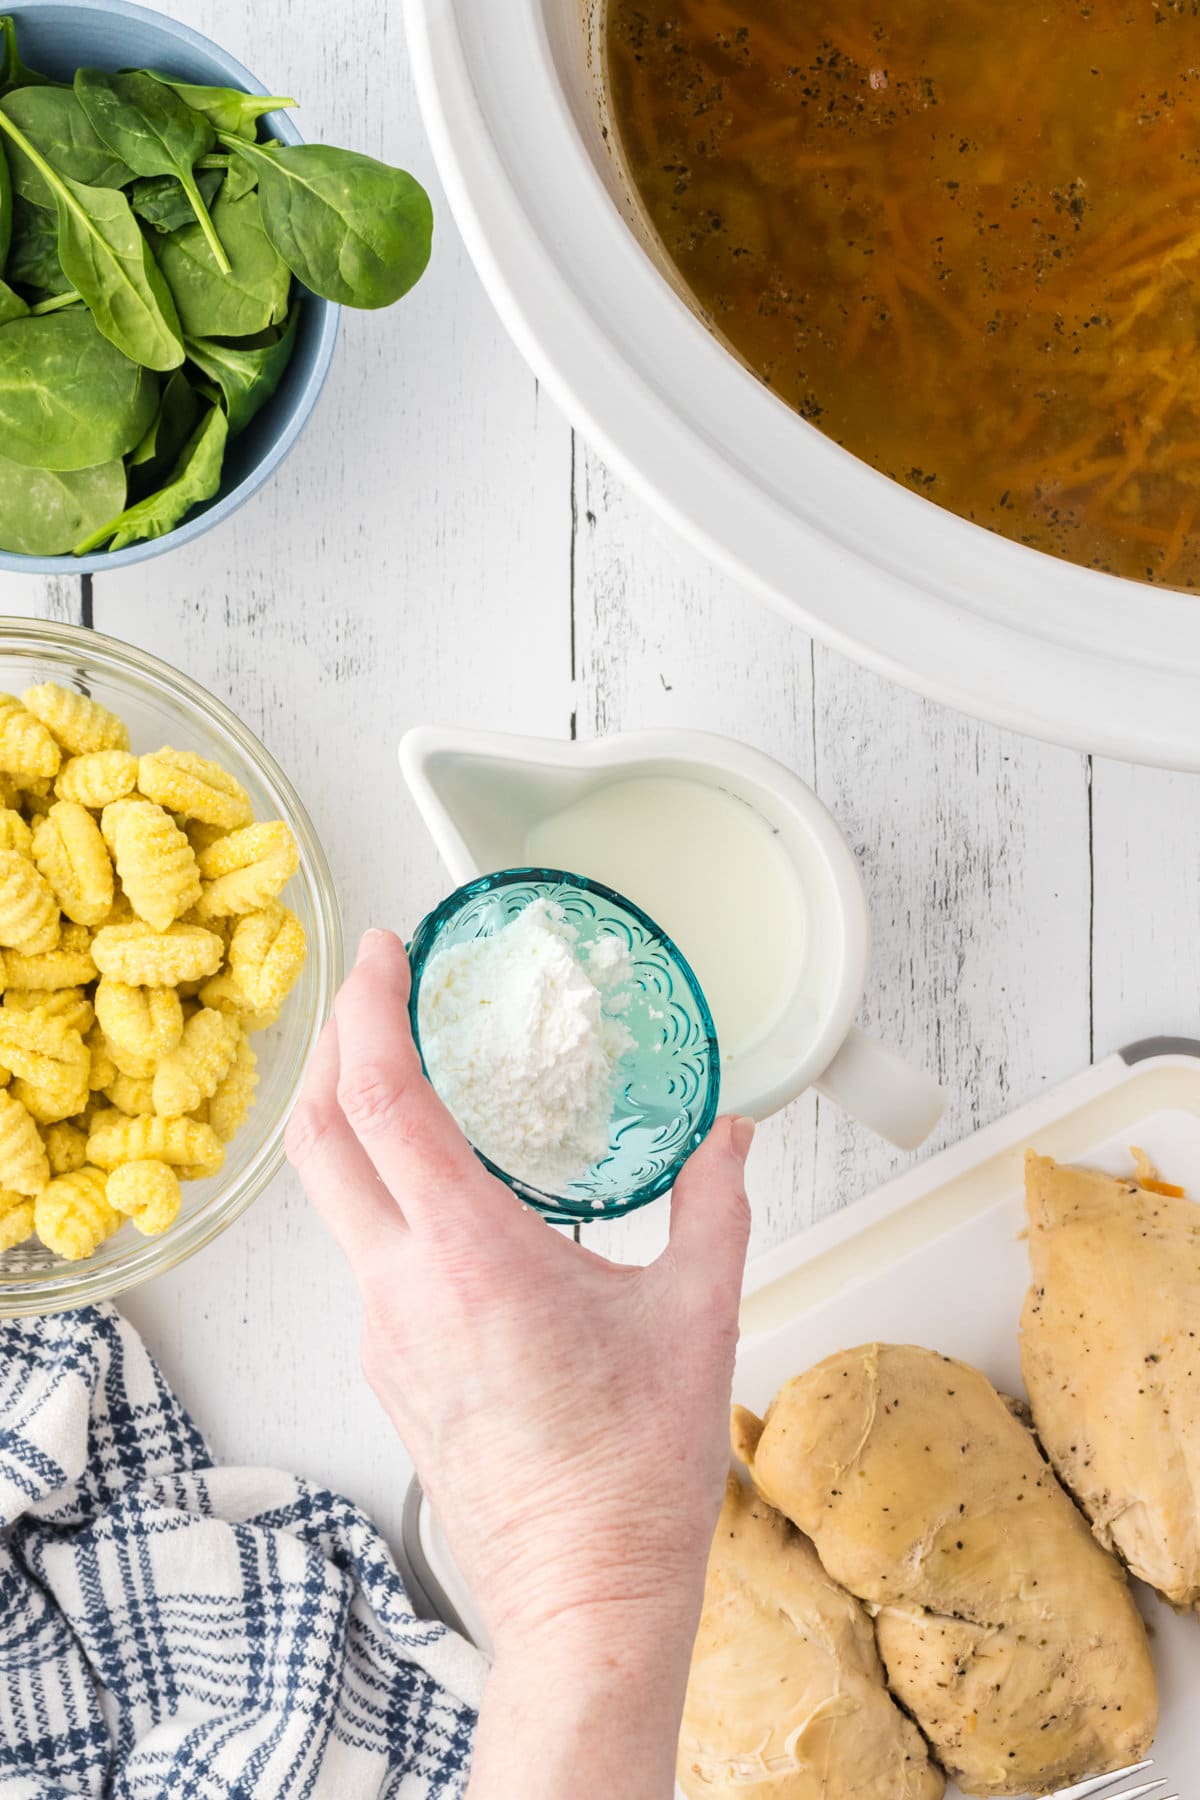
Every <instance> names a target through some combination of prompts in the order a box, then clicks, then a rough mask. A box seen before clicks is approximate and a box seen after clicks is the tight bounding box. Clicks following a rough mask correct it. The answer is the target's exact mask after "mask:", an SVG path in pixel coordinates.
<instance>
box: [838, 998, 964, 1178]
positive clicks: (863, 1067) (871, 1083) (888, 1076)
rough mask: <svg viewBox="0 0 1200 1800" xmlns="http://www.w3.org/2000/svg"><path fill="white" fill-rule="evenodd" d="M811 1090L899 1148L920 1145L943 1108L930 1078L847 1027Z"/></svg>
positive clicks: (940, 1093)
mask: <svg viewBox="0 0 1200 1800" xmlns="http://www.w3.org/2000/svg"><path fill="white" fill-rule="evenodd" d="M813 1086H814V1087H815V1088H816V1090H817V1092H818V1094H822V1095H823V1096H824V1097H825V1099H826V1100H832V1101H833V1102H834V1104H835V1105H837V1106H840V1107H841V1108H842V1109H843V1111H845V1112H848V1113H849V1114H850V1116H851V1118H854V1119H858V1120H859V1121H860V1123H861V1124H863V1125H866V1126H867V1127H868V1128H869V1129H870V1130H871V1131H877V1132H878V1133H879V1135H880V1137H882V1138H886V1139H887V1141H888V1142H889V1144H895V1145H896V1147H897V1148H898V1149H900V1150H915V1149H916V1147H917V1145H918V1144H921V1143H924V1141H925V1139H926V1138H927V1137H928V1136H929V1134H930V1132H931V1131H932V1130H933V1128H934V1126H935V1125H936V1124H937V1122H938V1120H939V1119H940V1118H941V1116H942V1113H943V1112H944V1111H945V1107H946V1099H947V1095H946V1090H945V1089H944V1088H943V1087H940V1086H939V1085H938V1083H937V1082H936V1081H935V1080H934V1079H933V1076H932V1075H927V1074H926V1073H925V1071H924V1069H914V1068H913V1067H912V1065H911V1064H910V1063H906V1062H905V1061H904V1059H903V1057H901V1056H899V1055H898V1054H897V1052H896V1051H895V1050H892V1049H891V1048H890V1047H889V1046H888V1045H887V1044H881V1043H880V1042H879V1040H878V1038H873V1037H868V1036H867V1034H866V1032H864V1031H859V1030H858V1028H857V1027H856V1026H853V1025H852V1026H851V1028H850V1031H849V1034H848V1036H847V1038H846V1041H845V1043H844V1044H843V1045H842V1047H841V1049H840V1050H839V1051H838V1053H837V1055H836V1056H835V1057H834V1059H833V1061H832V1062H831V1063H830V1065H829V1067H828V1068H827V1069H826V1070H825V1073H824V1074H823V1075H822V1076H821V1078H820V1080H819V1081H815V1082H814V1083H813Z"/></svg>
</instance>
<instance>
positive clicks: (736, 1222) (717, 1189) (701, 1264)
mask: <svg viewBox="0 0 1200 1800" xmlns="http://www.w3.org/2000/svg"><path fill="white" fill-rule="evenodd" d="M753 1140H754V1122H753V1120H752V1119H718V1121H717V1123H716V1125H714V1127H713V1129H712V1131H711V1132H710V1133H709V1135H708V1137H707V1138H706V1139H705V1141H704V1143H703V1144H701V1146H700V1148H699V1150H697V1151H696V1152H695V1154H694V1155H693V1156H692V1157H690V1158H689V1159H688V1162H687V1163H686V1164H685V1166H684V1168H683V1170H682V1171H681V1173H680V1176H679V1179H678V1181H677V1182H676V1183H675V1187H674V1191H673V1192H672V1195H671V1239H670V1245H669V1248H668V1251H667V1254H668V1255H669V1256H670V1257H671V1258H672V1260H673V1261H674V1263H675V1265H676V1267H677V1269H678V1270H679V1271H680V1273H681V1274H682V1275H683V1276H684V1277H685V1278H689V1277H694V1278H697V1279H699V1280H701V1281H702V1282H703V1283H704V1284H705V1286H706V1287H707V1288H709V1289H711V1288H712V1287H713V1286H714V1285H715V1286H716V1287H717V1288H719V1289H724V1290H731V1291H732V1292H733V1293H734V1295H736V1294H738V1293H740V1292H741V1284H742V1275H743V1272H744V1270H745V1266H746V1246H747V1244H748V1242H749V1239H750V1203H749V1201H748V1200H747V1198H746V1157H747V1156H748V1155H749V1152H750V1145H751V1143H752V1142H753Z"/></svg>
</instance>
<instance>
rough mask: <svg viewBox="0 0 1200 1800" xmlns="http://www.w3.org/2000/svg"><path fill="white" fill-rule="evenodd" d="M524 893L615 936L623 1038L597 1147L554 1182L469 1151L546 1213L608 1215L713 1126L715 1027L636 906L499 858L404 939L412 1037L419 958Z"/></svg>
mask: <svg viewBox="0 0 1200 1800" xmlns="http://www.w3.org/2000/svg"><path fill="white" fill-rule="evenodd" d="M534 900H550V901H552V902H553V903H554V904H555V905H556V906H559V907H561V908H562V911H563V913H564V914H565V915H566V917H567V919H568V921H569V922H570V924H571V925H572V926H573V927H574V928H575V930H576V932H577V933H578V934H579V943H580V945H581V946H582V947H586V946H587V945H589V944H593V943H595V942H596V941H597V940H599V939H602V938H607V937H613V936H615V937H617V938H619V939H620V941H621V942H622V943H623V944H624V945H625V947H626V949H627V951H628V954H629V958H630V964H631V971H632V972H631V978H630V980H629V983H628V993H629V1003H628V1006H627V1008H626V1009H625V1010H623V1011H622V1012H621V1013H620V1015H619V1016H620V1019H621V1022H622V1024H623V1025H625V1026H626V1027H627V1029H628V1030H629V1032H630V1034H631V1035H632V1037H633V1040H634V1048H633V1049H632V1050H630V1051H629V1052H628V1053H627V1054H626V1055H625V1056H624V1057H623V1058H622V1061H621V1063H620V1065H619V1068H618V1075H617V1085H616V1089H615V1091H614V1094H613V1115H612V1127H611V1133H610V1139H609V1148H608V1154H607V1155H606V1156H605V1157H603V1158H602V1159H601V1160H600V1161H599V1162H597V1163H594V1164H593V1165H592V1167H591V1168H590V1169H588V1171H587V1172H586V1174H584V1175H582V1176H581V1177H580V1178H579V1179H578V1180H577V1181H574V1182H572V1183H571V1185H570V1186H569V1187H567V1188H564V1189H563V1191H562V1192H561V1193H555V1194H547V1193H543V1192H541V1191H540V1189H538V1188H534V1187H530V1186H529V1185H528V1183H526V1182H524V1181H521V1180H519V1179H518V1178H516V1177H515V1176H513V1175H510V1174H509V1173H508V1171H507V1170H505V1169H500V1168H497V1167H496V1165H495V1163H493V1162H491V1161H490V1160H489V1159H488V1158H487V1157H486V1156H484V1155H483V1154H482V1152H477V1154H479V1157H480V1161H481V1162H483V1163H484V1164H485V1165H486V1166H487V1167H488V1168H489V1169H490V1170H491V1171H492V1173H493V1175H498V1176H499V1177H500V1179H501V1181H505V1182H507V1183H508V1185H509V1187H511V1188H512V1189H513V1191H514V1192H515V1193H517V1194H520V1195H521V1197H522V1199H524V1200H526V1201H528V1203H529V1205H530V1206H533V1207H535V1208H536V1209H537V1210H538V1211H539V1212H541V1213H544V1214H545V1216H546V1217H547V1218H548V1219H550V1220H552V1221H553V1222H554V1223H555V1224H559V1225H565V1224H577V1223H579V1222H580V1221H581V1220H597V1219H602V1218H609V1219H611V1218H618V1217H620V1215H621V1214H622V1213H628V1212H633V1211H635V1210H636V1208H638V1207H639V1206H645V1205H647V1204H648V1203H649V1202H650V1201H651V1200H656V1199H657V1198H658V1196H659V1195H660V1194H665V1193H666V1192H667V1190H668V1188H670V1187H672V1186H673V1185H674V1182H675V1178H676V1176H677V1175H678V1173H679V1171H680V1169H681V1168H682V1167H683V1165H684V1163H685V1162H686V1161H687V1159H688V1157H689V1156H690V1155H691V1154H692V1151H693V1150H695V1149H696V1148H697V1147H698V1146H699V1145H700V1144H701V1143H703V1141H704V1139H705V1138H706V1137H707V1136H708V1133H709V1132H710V1131H711V1129H712V1125H713V1121H714V1120H715V1118H716V1116H717V1101H718V1098H719V1095H720V1085H721V1058H720V1053H719V1051H718V1049H717V1034H716V1031H715V1030H714V1028H713V1022H712V1015H711V1014H710V1012H709V1010H708V1003H707V1001H706V1000H705V998H704V995H703V993H702V992H701V990H700V984H699V982H698V981H697V980H696V977H695V975H694V974H693V973H692V970H691V968H690V966H689V964H688V963H687V961H686V960H685V959H684V957H683V956H682V955H681V954H680V952H679V951H678V950H677V949H676V948H675V945H674V944H673V943H672V942H671V940H670V938H669V937H668V936H667V934H666V932H665V931H662V930H660V928H659V927H658V926H657V925H656V924H655V923H654V920H653V919H651V918H649V917H647V915H646V914H645V913H644V912H643V911H642V909H641V907H640V906H635V905H634V904H633V902H632V900H626V899H624V898H623V897H622V896H621V895H620V894H617V893H614V892H613V890H612V889H611V888H607V887H604V886H602V885H601V883H600V882H598V881H589V880H588V879H587V878H586V876H582V875H569V874H567V873H566V872H565V871H563V870H562V869H505V870H503V871H501V873H500V874H498V875H483V876H481V877H480V878H479V880H478V881H471V882H468V883H467V885H466V887H461V888H459V889H458V891H457V892H456V893H453V894H451V895H450V897H449V899H448V900H443V902H442V904H441V905H440V906H439V907H438V908H437V910H436V911H435V912H432V913H430V915H429V917H428V918H427V919H425V920H424V921H423V922H422V923H421V925H420V926H419V927H418V929H417V933H416V936H415V937H414V938H413V941H412V945H411V947H410V951H409V956H410V960H411V963H412V998H411V1000H410V1002H409V1017H410V1019H411V1021H412V1029H413V1036H414V1037H415V1039H416V1042H417V1048H418V1049H420V1045H421V1036H420V1025H419V1011H420V1007H419V999H420V992H421V979H422V976H423V975H424V973H425V970H426V969H427V968H428V966H429V962H430V959H431V958H432V957H434V956H436V954H437V953H438V951H439V950H445V949H447V948H449V946H450V945H451V944H460V943H464V942H466V941H467V940H468V939H471V938H479V937H490V936H492V935H493V934H494V933H495V932H497V931H500V930H502V929H503V927H504V926H505V925H507V924H508V923H509V922H510V921H511V920H513V919H514V918H516V916H517V914H518V913H520V912H523V911H524V910H525V908H526V907H527V906H528V905H530V903H531V902H532V901H534ZM422 1064H424V1056H423V1055H422Z"/></svg>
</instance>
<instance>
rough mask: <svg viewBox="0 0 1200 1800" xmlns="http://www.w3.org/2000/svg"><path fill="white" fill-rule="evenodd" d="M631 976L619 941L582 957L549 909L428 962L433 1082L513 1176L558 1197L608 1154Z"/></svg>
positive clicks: (480, 1144) (533, 910)
mask: <svg viewBox="0 0 1200 1800" xmlns="http://www.w3.org/2000/svg"><path fill="white" fill-rule="evenodd" d="M628 976H629V956H628V952H627V950H626V949H625V946H624V945H623V944H622V943H621V942H620V941H619V940H618V939H617V938H612V937H610V938H604V939H601V940H599V941H598V942H597V943H596V944H595V945H594V946H592V947H590V951H589V949H588V948H583V949H582V950H581V948H580V946H579V943H578V933H577V932H576V931H575V929H574V927H573V926H572V925H570V924H569V923H568V921H567V919H566V918H565V916H564V915H563V913H562V911H561V910H560V909H559V908H557V907H555V906H553V905H551V904H549V903H548V902H546V901H544V900H535V901H533V902H532V903H531V904H530V905H529V906H527V907H526V908H525V910H524V911H523V912H521V913H518V915H517V917H516V918H515V919H513V920H512V921H511V923H510V924H508V925H506V926H505V927H504V929H503V930H502V931H498V932H497V933H496V934H495V935H494V936H493V937H481V938H474V939H472V940H470V941H469V942H467V943H462V944H452V945H450V946H449V947H448V948H447V949H445V950H440V951H439V952H438V953H437V954H436V955H435V956H432V957H431V958H430V960H429V962H428V964H427V965H426V968H425V972H424V974H423V976H422V978H421V991H420V996H419V999H418V1008H417V1010H418V1022H419V1025H420V1032H421V1049H422V1051H423V1052H424V1056H425V1065H426V1068H427V1069H428V1071H429V1079H430V1080H431V1081H432V1083H433V1085H434V1087H435V1088H436V1089H437V1091H438V1093H439V1094H440V1095H441V1097H442V1099H443V1100H444V1101H445V1103H446V1105H447V1106H448V1107H449V1108H450V1111H451V1112H452V1113H453V1114H454V1117H455V1118H456V1119H457V1120H458V1123H459V1124H460V1125H461V1126H462V1128H463V1131H464V1132H465V1133H466V1135H467V1137H468V1138H469V1139H470V1140H471V1142H472V1144H474V1146H475V1148H476V1149H477V1150H482V1151H483V1153H484V1155H485V1156H487V1157H489V1158H490V1159H491V1161H492V1162H494V1163H496V1164H497V1166H498V1167H499V1168H501V1169H503V1170H504V1172H505V1173H506V1174H507V1175H514V1176H516V1177H517V1179H518V1180H521V1181H526V1182H528V1183H529V1184H530V1186H531V1187H537V1188H541V1189H544V1190H546V1191H547V1192H551V1193H553V1192H557V1191H559V1190H561V1189H562V1188H564V1187H566V1186H567V1185H568V1184H569V1183H570V1182H572V1181H574V1180H576V1179H578V1177H579V1176H580V1175H582V1174H583V1173H584V1172H585V1170H587V1169H588V1168H590V1166H591V1165H592V1163H594V1162H597V1161H598V1160H599V1159H600V1158H601V1157H602V1156H603V1155H604V1154H605V1153H606V1151H607V1149H608V1142H609V1125H610V1121H611V1119H612V1111H613V1099H614V1093H615V1087H616V1076H617V1065H618V1063H619V1062H620V1060H621V1058H622V1057H623V1056H624V1055H625V1053H626V1051H628V1050H630V1049H632V1047H633V1039H632V1037H631V1036H630V1034H629V1032H628V1031H627V1029H626V1028H625V1026H624V1025H623V1024H622V1023H621V1022H620V1019H619V1018H617V1017H616V1016H615V1015H616V1014H617V1013H618V1012H619V1011H620V1010H621V1008H622V1006H623V1005H625V1006H627V1005H628V1001H629V995H628V993H627V992H626V993H624V994H622V993H621V992H620V984H621V983H622V981H626V980H628Z"/></svg>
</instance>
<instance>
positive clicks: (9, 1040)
mask: <svg viewBox="0 0 1200 1800" xmlns="http://www.w3.org/2000/svg"><path fill="white" fill-rule="evenodd" d="M0 1064H3V1066H4V1067H5V1068H6V1069H7V1070H8V1072H9V1074H10V1075H14V1076H16V1077H17V1078H18V1079H19V1080H21V1081H26V1082H29V1083H30V1084H31V1085H32V1086H33V1087H35V1088H40V1089H42V1090H44V1091H45V1092H46V1093H49V1094H62V1095H73V1094H74V1095H79V1096H80V1098H79V1104H78V1105H77V1106H73V1107H71V1108H69V1109H68V1111H67V1112H65V1113H60V1114H59V1115H58V1116H59V1117H60V1118H68V1117H69V1116H70V1113H72V1112H79V1111H80V1110H81V1109H82V1107H83V1106H84V1105H85V1104H86V1102H87V1080H88V1074H89V1072H90V1068H91V1056H90V1054H89V1052H88V1048H87V1045H86V1044H85V1043H84V1041H83V1038H82V1037H81V1035H80V1034H79V1032H78V1031H75V1030H74V1029H73V1028H72V1027H71V1026H69V1025H68V1024H66V1022H65V1021H64V1020H63V1019H60V1018H59V1019H56V1018H52V1017H51V1016H50V1015H49V1014H48V1013H47V1012H46V1011H45V1010H44V1009H42V1008H40V1007H35V1008H34V1010H33V1011H32V1012H13V1011H12V1010H11V1009H10V1008H9V1007H0Z"/></svg>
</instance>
